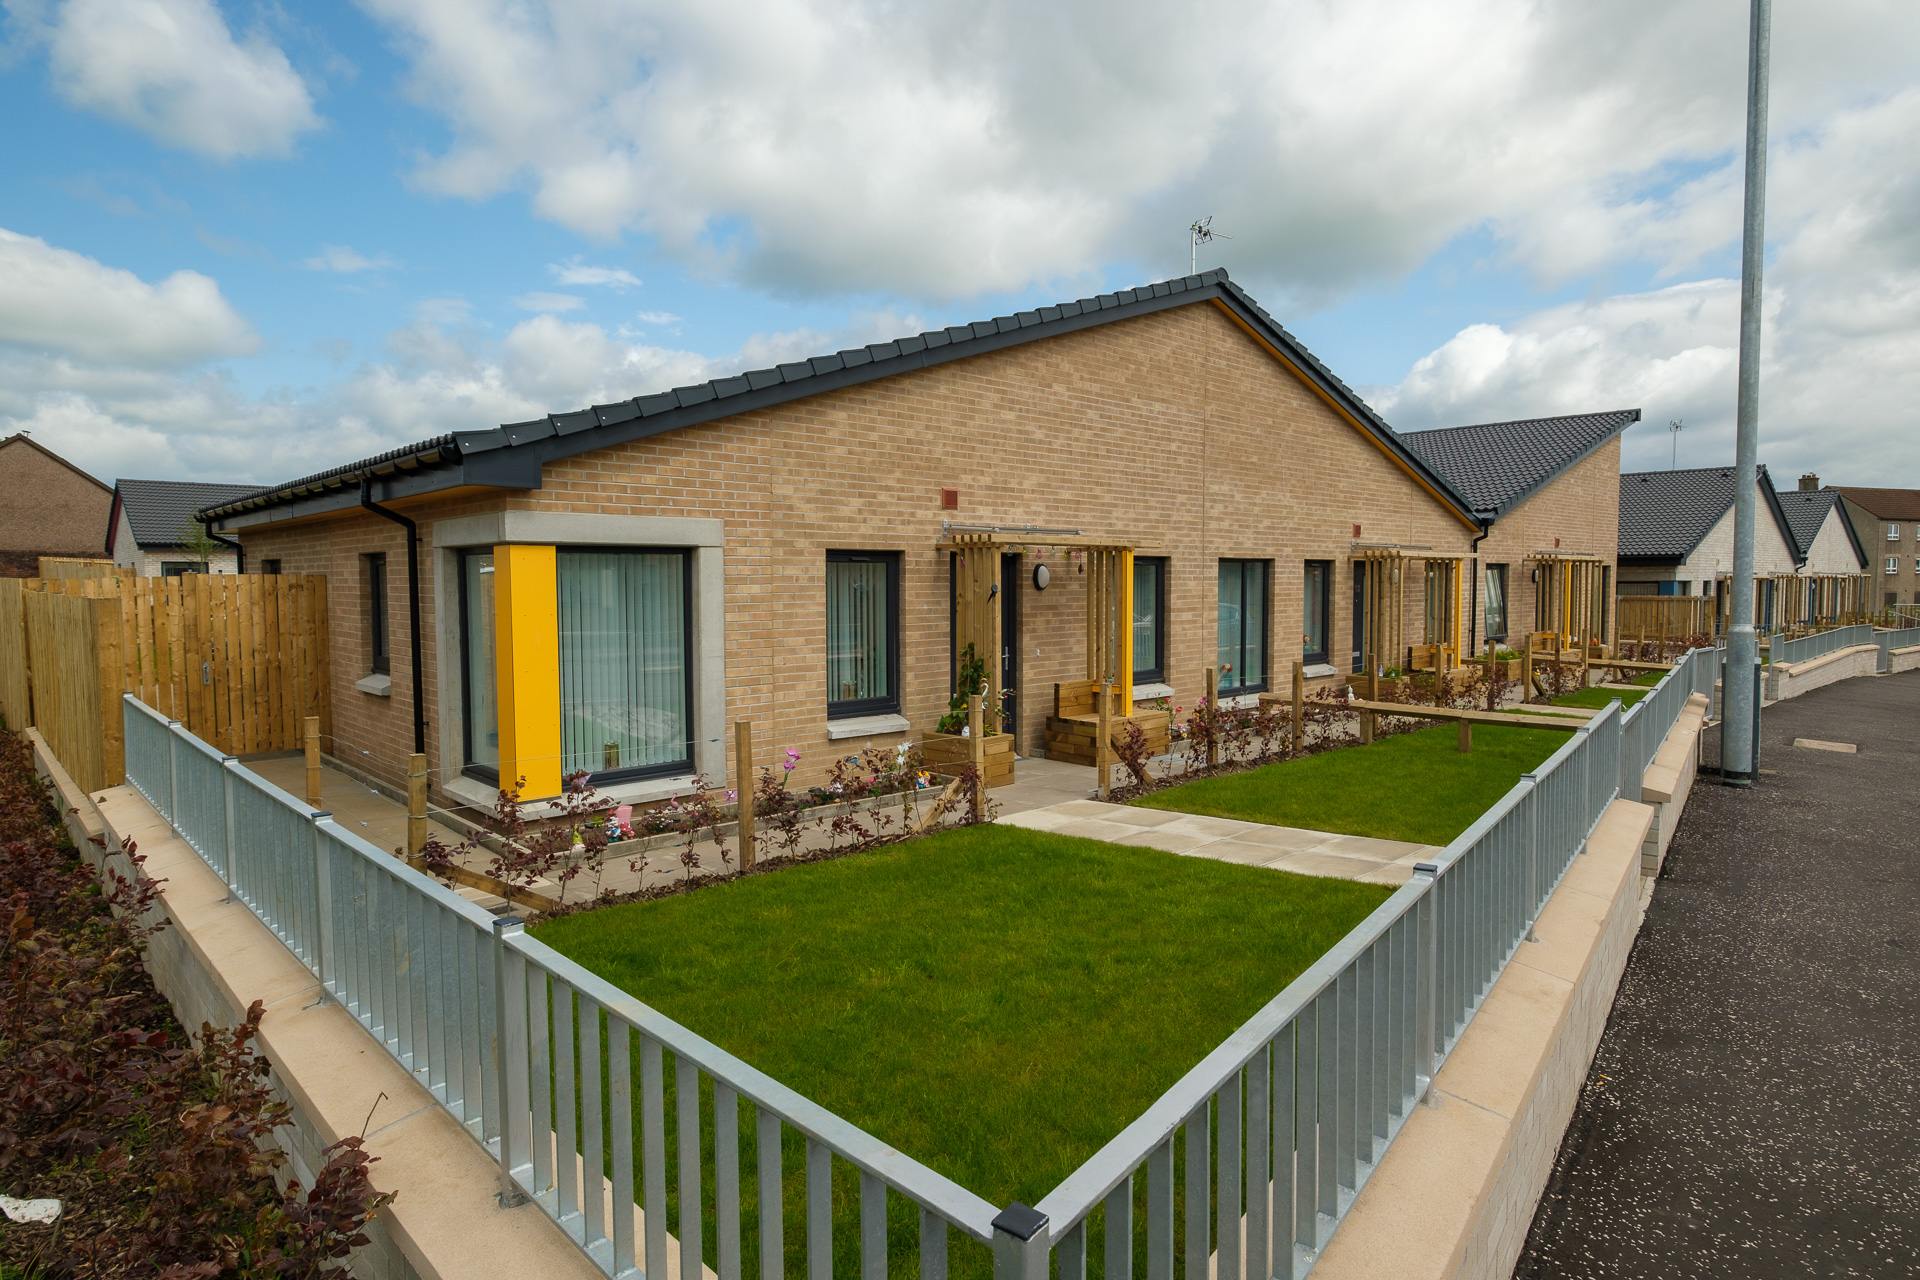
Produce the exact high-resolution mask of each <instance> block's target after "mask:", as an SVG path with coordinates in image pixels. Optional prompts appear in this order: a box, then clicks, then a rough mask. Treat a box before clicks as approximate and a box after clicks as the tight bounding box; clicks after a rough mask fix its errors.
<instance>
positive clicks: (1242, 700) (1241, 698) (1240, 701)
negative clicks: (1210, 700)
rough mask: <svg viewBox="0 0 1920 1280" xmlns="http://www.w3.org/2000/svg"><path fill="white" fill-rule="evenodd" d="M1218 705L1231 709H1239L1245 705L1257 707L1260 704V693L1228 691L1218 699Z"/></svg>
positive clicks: (1245, 706) (1242, 708)
mask: <svg viewBox="0 0 1920 1280" xmlns="http://www.w3.org/2000/svg"><path fill="white" fill-rule="evenodd" d="M1220 705H1221V706H1223V707H1226V708H1227V709H1228V710H1231V711H1240V710H1244V709H1245V708H1247V707H1257V706H1259V705H1260V695H1259V694H1257V693H1239V694H1233V693H1230V694H1228V695H1227V696H1226V697H1224V698H1222V699H1220Z"/></svg>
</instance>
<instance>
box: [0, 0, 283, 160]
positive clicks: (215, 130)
mask: <svg viewBox="0 0 1920 1280" xmlns="http://www.w3.org/2000/svg"><path fill="white" fill-rule="evenodd" d="M8 7H9V9H10V10H11V11H13V12H14V14H15V16H16V18H18V19H20V20H21V21H22V23H23V25H24V26H26V27H27V29H28V31H29V33H30V34H31V35H33V36H37V37H38V38H39V39H40V40H42V41H44V42H45V43H46V45H47V49H48V54H49V60H50V63H51V66H52V71H53V80H54V84H55V86H56V88H57V89H58V90H59V92H60V94H61V96H62V97H64V98H65V99H66V100H67V101H68V102H70V103H72V104H73V105H74V106H76V107H80V108H82V109H84V110H88V111H93V112H96V113H98V114H100V115H103V116H106V117H108V118H109V119H113V120H118V121H120V122H121V123H123V124H127V125H131V126H133V127H134V128H136V129H138V130H140V131H141V132H142V133H145V134H146V135H148V136H149V137H151V138H153V139H155V140H156V141H159V142H163V143H166V144H168V145H169V146H175V147H181V148H184V149H186V150H189V151H197V152H200V153H201V154H203V155H208V156H212V157H214V158H215V159H219V160H231V159H235V158H240V157H252V156H281V155H286V154H287V153H288V152H289V151H290V150H291V149H292V146H293V140H294V139H295V138H296V137H298V136H299V135H300V134H302V133H305V132H307V131H309V130H311V129H315V128H318V127H319V125H320V118H319V116H318V115H316V114H315V113H314V110H313V100H312V98H311V96H310V95H309V94H308V92H307V87H306V85H305V84H304V83H303V82H302V81H301V79H300V76H299V74H298V73H297V72H295V71H294V69H293V66H292V64H291V63H289V62H288V61H287V55H286V54H285V53H283V52H282V51H281V50H280V49H279V48H278V47H277V46H276V45H274V44H273V42H272V41H270V40H269V39H267V37H266V36H265V35H264V34H260V33H256V34H254V35H252V36H250V37H248V38H247V39H245V40H244V41H236V40H235V39H234V35H233V32H232V31H231V30H229V29H228V27H227V23H226V20H225V19H224V18H223V17H222V16H221V14H220V11H219V9H218V8H217V7H216V6H215V5H214V4H213V2H212V0H66V2H65V3H64V4H61V5H60V6H59V7H58V8H57V10H55V11H54V12H53V13H52V15H51V16H47V15H46V14H45V13H44V10H43V9H42V8H41V6H38V5H32V4H30V3H28V2H27V0H9V5H8Z"/></svg>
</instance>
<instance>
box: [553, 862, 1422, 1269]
mask: <svg viewBox="0 0 1920 1280" xmlns="http://www.w3.org/2000/svg"><path fill="white" fill-rule="evenodd" d="M1391 892H1392V891H1391V890H1390V889H1388V888H1386V887H1383V886H1377V885H1364V884H1358V883H1354V882H1351V881H1341V880H1327V879H1318V878H1313V877H1306V876H1296V875H1289V874H1287V873H1284V872H1276V871H1271V870H1265V869H1256V868H1247V867H1240V866H1234V865H1231V864H1227V863H1220V862H1212V861H1208V860H1205V859H1200V858H1182V857H1177V856H1174V855H1172V854H1167V853H1162V852H1159V851H1157V850H1152V849H1135V848H1128V847H1125V846H1120V845H1112V844H1106V843H1103V842H1100V841H1094V840H1082V839H1075V838H1072V837H1066V836H1056V835H1051V834H1046V833H1041V832H1033V831H1025V830H1021V829H1019V828H1012V827H998V826H991V825H988V826H980V827H971V828H965V829H962V830H957V831H952V832H946V833H942V834H940V835H936V836H932V837H929V838H928V839H925V840H918V841H912V842H909V843H906V844H901V845H896V846H891V847H888V848H885V849H881V850H879V851H876V852H873V853H867V854H859V855H855V856H852V857H848V858H845V859H841V860H838V861H835V862H828V863H820V864H817V865H813V866H807V867H796V868H794V869H792V870H790V871H783V872H781V873H779V874H777V875H770V876H760V877H753V878H750V879H743V880H739V881H735V882H732V883H728V884H723V885H719V886H715V887H712V888H708V889H704V890H702V891H701V892H699V893H694V894H688V895H685V896H681V897H673V898H666V899H660V900H655V901H651V902H643V903H634V904H630V905H624V906H617V907H610V908H607V909H605V910H600V911H593V912H588V913H584V914H581V915H573V916H566V917H562V918H559V919H556V920H553V921H550V922H548V923H546V924H543V925H541V926H539V927H538V928H537V929H535V931H534V932H535V934H536V936H537V937H538V938H539V939H540V940H541V941H542V942H545V943H547V944H548V945H549V946H552V947H554V948H555V949H556V950H559V951H560V952H562V953H564V954H566V955H568V956H569V957H571V958H572V959H574V960H576V961H578V962H579V963H580V964H582V965H584V966H585V967H587V968H588V969H591V970H592V971H594V972H595V973H597V974H599V975H601V976H602V977H604V978H606V979H608V980H609V981H611V982H613V983H615V984H616V985H618V986H620V987H621V988H623V989H625V990H626V991H629V992H631V993H633V994H634V995H636V996H638V997H640V998H641V999H643V1000H645V1001H646V1002H647V1003H648V1004H650V1005H652V1006H653V1007H655V1008H656V1009H659V1010H660V1011H662V1012H663V1013H665V1014H667V1015H668V1016H670V1017H672V1018H674V1019H675V1020H676V1021H678V1022H680V1023H682V1024H683V1025H685V1026H687V1027H689V1028H691V1029H692V1030H694V1031H696V1032H698V1033H699V1034H701V1035H702V1036H705V1037H706V1038H707V1039H709V1040H712V1041H713V1042H715V1043H716V1044H719V1045H720V1046H721V1047H723V1048H725V1049H727V1050H728V1051H729V1052H732V1053H734V1054H736V1055H738V1056H739V1057H741V1058H743V1059H745V1060H746V1061H747V1062H749V1063H752V1064H753V1065H754V1066H756V1067H758V1068H760V1069H761V1070H763V1071H765V1072H767V1073H768V1074H769V1075H771V1076H773V1077H774V1078H776V1079H778V1080H780V1081H782V1082H783V1083H785V1084H788V1085H790V1086H791V1087H793V1088H795V1089H797V1090H798V1091H799V1092H801V1093H802V1094H805V1095H806V1096H808V1097H810V1098H812V1099H814V1100H815V1101H817V1102H819V1103H821V1104H822V1105H824V1106H826V1107H828V1108H829V1109H831V1110H832V1111H834V1112H836V1113H838V1114H839V1115H841V1116H843V1117H845V1118H846V1119H848V1120H851V1121H852V1122H854V1123H855V1124H858V1125H860V1126H861V1127H862V1128H864V1129H866V1130H867V1131H868V1132H869V1133H872V1134H873V1135H875V1136H876V1137H878V1138H880V1139H881V1140H883V1141H885V1142H887V1143H889V1144H891V1145H893V1146H894V1147H897V1148H898V1149H900V1150H901V1151H903V1152H905V1153H906V1154H908V1155H910V1156H913V1157H914V1158H915V1159H917V1160H920V1161H921V1162H923V1163H925V1164H927V1165H929V1166H931V1167H932V1168H934V1169H937V1170H938V1171H940V1172H941V1173H943V1174H945V1175H946V1176H948V1177H949V1178H952V1179H953V1180H954V1181H956V1182H958V1183H960V1184H961V1185H962V1186H964V1187H967V1188H968V1189H970V1190H972V1191H974V1192H976V1193H977V1194H979V1195H981V1196H983V1197H985V1198H986V1199H988V1200H989V1201H992V1202H993V1203H995V1204H1005V1203H1007V1202H1008V1201H1010V1200H1016V1199H1017V1200H1022V1201H1024V1202H1026V1203H1028V1204H1031V1203H1034V1202H1035V1201H1036V1200H1037V1199H1039V1198H1040V1197H1041V1196H1042V1195H1044V1194H1045V1193H1046V1192H1048V1191H1050V1190H1052V1189H1053V1187H1054V1186H1055V1185H1056V1184H1057V1183H1058V1182H1059V1181H1060V1179H1061V1178H1063V1177H1064V1176H1065V1175H1066V1174H1068V1173H1070V1172H1072V1170H1073V1169H1075V1168H1077V1167H1078V1166H1079V1165H1080V1164H1081V1163H1082V1162H1083V1161H1085V1160H1086V1158H1087V1157H1089V1156H1091V1155H1092V1154H1093V1153H1094V1152H1095V1151H1097V1150H1098V1149H1099V1148H1100V1147H1101V1146H1102V1145H1104V1144H1105V1143H1106V1142H1107V1141H1108V1140H1110V1139H1111V1138H1112V1137H1113V1136H1114V1135H1115V1134H1117V1133H1118V1132H1119V1131H1120V1130H1121V1129H1122V1128H1124V1127H1125V1126H1126V1125H1127V1124H1128V1123H1129V1122H1131V1121H1132V1120H1133V1119H1134V1118H1135V1117H1137V1116H1138V1115H1139V1113H1140V1112H1141V1111H1142V1110H1143V1109H1144V1108H1145V1107H1146V1106H1147V1104H1148V1103H1150V1102H1152V1101H1153V1100H1154V1099H1155V1098H1156V1097H1158V1096H1159V1095H1160V1094H1161V1093H1163V1092H1165V1090H1166V1089H1167V1088H1168V1087H1169V1086H1170V1085H1172V1084H1173V1083H1174V1082H1175V1081H1176V1080H1178V1079H1179V1078H1180V1076H1181V1075H1182V1074H1184V1073H1185V1072H1186V1071H1187V1070H1189V1069H1190V1068H1191V1067H1192V1066H1193V1065H1194V1064H1195V1063H1197V1062H1198V1061H1199V1060H1200V1059H1201V1058H1202V1057H1204V1056H1205V1055H1206V1053H1207V1052H1208V1051H1209V1050H1211V1049H1212V1048H1213V1047H1214V1046H1215V1045H1217V1044H1218V1043H1219V1042H1220V1041H1221V1040H1223V1039H1224V1038H1225V1037H1226V1036H1227V1034H1228V1033H1230V1032H1231V1031H1233V1030H1234V1029H1235V1028H1236V1027H1238V1026H1239V1025H1240V1024H1241V1023H1243V1022H1245V1021H1246V1019H1247V1018H1249V1017H1250V1016H1252V1015H1253V1014H1254V1013H1255V1012H1257V1011H1258V1010H1259V1009H1260V1008H1261V1006H1263V1005H1264V1004H1266V1003H1267V1002H1268V1001H1269V1000H1271V999H1272V998H1273V997H1274V996H1275V995H1276V994H1278V993H1279V992H1280V990H1281V989H1282V988H1284V987H1285V986H1286V985H1287V983H1288V982H1290V981H1292V979H1293V978H1294V977H1296V976H1297V975H1298V974H1299V973H1300V971H1301V970H1303V969H1304V968H1306V967H1307V966H1308V965H1309V964H1311V963H1312V962H1313V961H1314V960H1315V959H1317V958H1318V957H1319V956H1320V955H1322V954H1323V953H1324V952H1325V951H1326V950H1327V949H1328V948H1329V947H1331V946H1332V945H1333V944H1334V943H1335V942H1337V941H1338V940H1339V939H1340V938H1341V937H1343V936H1344V935H1345V934H1346V933H1347V932H1348V931H1349V930H1351V929H1352V928H1353V926H1354V925H1356V924H1357V923H1359V922H1360V921H1361V920H1362V919H1363V918H1365V916H1366V915H1367V914H1368V913H1369V912H1370V911H1372V910H1373V909H1374V908H1375V907H1376V906H1378V905H1379V904H1380V903H1381V902H1382V901H1384V900H1385V899H1386V898H1387V897H1388V896H1389V895H1390V893H1391ZM674 1074H675V1073H674V1071H673V1070H672V1069H671V1068H669V1070H668V1071H667V1074H666V1078H667V1081H668V1085H669V1088H671V1086H672V1082H673V1080H674ZM703 1092H704V1094H705V1097H704V1099H703V1104H702V1107H703V1130H704V1132H703V1136H702V1142H703V1145H705V1146H706V1147H707V1148H708V1150H709V1151H710V1150H711V1141H712V1125H711V1119H710V1116H711V1107H712V1094H711V1091H710V1089H708V1090H704V1091H703ZM636 1110H637V1108H636ZM675 1112H676V1106H675V1103H674V1101H673V1100H672V1099H669V1101H668V1104H667V1110H666V1114H667V1116H668V1117H669V1124H670V1125H672V1124H673V1120H672V1117H674V1115H675ZM755 1124H756V1121H755V1119H754V1117H753V1114H752V1109H751V1108H747V1109H745V1110H744V1111H743V1114H742V1118H741V1125H740V1128H741V1138H742V1142H741V1146H742V1154H741V1159H742V1169H741V1184H742V1186H745V1187H751V1186H753V1185H755V1184H754V1180H753V1176H752V1174H751V1172H750V1168H751V1167H752V1166H753V1164H754V1158H755V1144H754V1142H753V1140H752V1139H750V1138H749V1137H748V1134H749V1133H752V1132H753V1131H754V1126H755ZM675 1133H677V1128H676V1129H675V1130H674V1132H673V1133H670V1134H669V1136H668V1139H667V1150H668V1152H670V1153H672V1152H674V1151H675V1150H676V1147H677V1137H676V1136H674V1134H675ZM786 1148H787V1149H786V1150H785V1152H784V1154H783V1172H784V1174H785V1176H784V1178H783V1183H784V1188H785V1195H784V1201H785V1210H784V1215H785V1220H786V1222H787V1224H788V1226H787V1232H786V1251H787V1254H788V1263H789V1274H799V1273H800V1270H799V1269H800V1268H803V1267H804V1266H805V1254H804V1252H800V1251H799V1250H800V1249H801V1246H802V1244H803V1243H804V1242H803V1240H802V1239H801V1238H800V1237H802V1236H803V1234H804V1233H803V1231H802V1229H801V1227H802V1224H804V1223H805V1221H806V1217H805V1183H804V1178H803V1166H804V1150H803V1149H802V1148H801V1147H800V1145H799V1142H798V1135H797V1134H794V1133H793V1132H792V1131H791V1130H789V1131H788V1132H787V1137H786ZM636 1149H638V1147H637V1145H636ZM841 1172H842V1174H843V1175H844V1174H845V1173H846V1170H845V1168H844V1166H842V1167H841ZM668 1185H669V1187H670V1188H674V1189H675V1190H674V1191H673V1192H671V1193H670V1196H671V1197H674V1198H671V1199H670V1204H669V1209H670V1212H672V1213H674V1214H677V1213H678V1201H677V1194H678V1192H677V1187H678V1178H677V1173H674V1172H671V1171H670V1175H669V1180H668ZM711 1194H712V1192H711V1184H709V1186H708V1188H707V1190H706V1196H707V1197H708V1204H707V1206H706V1211H707V1213H708V1214H709V1215H711V1213H712V1208H711V1199H710V1198H711ZM750 1199H751V1197H749V1200H750ZM890 1199H892V1203H891V1204H890V1206H889V1214H888V1217H889V1224H890V1226H889V1236H890V1240H891V1241H892V1248H891V1249H890V1252H892V1253H894V1255H895V1257H894V1258H893V1260H892V1267H891V1269H892V1270H893V1271H895V1272H896V1273H898V1274H906V1275H911V1274H913V1273H914V1272H915V1270H916V1269H917V1246H916V1244H915V1242H916V1240H917V1235H916V1232H917V1225H916V1224H917V1216H916V1214H915V1213H914V1211H913V1210H912V1207H911V1206H909V1205H906V1204H904V1203H901V1202H900V1201H898V1199H897V1198H890ZM834 1201H835V1218H836V1229H835V1232H834V1243H835V1250H834V1252H835V1255H836V1256H835V1269H836V1271H839V1270H840V1269H841V1268H843V1267H844V1268H845V1269H846V1270H845V1272H844V1274H848V1275H853V1274H858V1270H859V1254H858V1232H857V1230H854V1229H847V1230H842V1229H841V1224H842V1223H845V1222H849V1221H850V1222H854V1223H857V1221H858V1212H859V1211H858V1187H857V1181H856V1180H850V1179H849V1178H847V1177H845V1176H837V1177H836V1179H835V1184H834ZM754 1208H755V1207H754V1206H753V1205H752V1204H751V1203H749V1204H747V1205H745V1206H743V1217H742V1234H743V1238H744V1245H745V1249H746V1252H747V1253H748V1254H750V1255H752V1256H749V1257H744V1258H743V1274H749V1275H751V1274H758V1271H757V1265H758V1264H757V1261H756V1259H757V1250H758V1240H757V1234H756V1232H755V1230H754V1228H753V1222H754V1221H756V1220H757V1217H756V1215H755V1212H754ZM674 1220H676V1219H673V1218H670V1219H669V1221H674ZM956 1236H957V1233H956ZM706 1239H707V1240H708V1241H709V1242H710V1241H711V1240H712V1239H713V1236H712V1235H711V1233H709V1234H708V1235H707V1236H706ZM969 1247H971V1246H969ZM709 1251H710V1250H709ZM981 1253H982V1255H984V1251H981ZM984 1265H985V1260H984V1256H982V1257H980V1258H975V1259H973V1260H972V1263H971V1264H969V1263H968V1262H966V1261H965V1260H963V1258H962V1257H961V1256H958V1251H956V1257H955V1258H954V1266H953V1271H954V1274H956V1275H958V1274H970V1273H973V1272H975V1271H976V1270H978V1269H980V1268H982V1267H984Z"/></svg>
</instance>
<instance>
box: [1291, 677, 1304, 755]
mask: <svg viewBox="0 0 1920 1280" xmlns="http://www.w3.org/2000/svg"><path fill="white" fill-rule="evenodd" d="M1306 700H1307V675H1306V663H1305V662H1303V661H1301V660H1300V659H1298V658H1296V659H1294V663H1293V749H1294V750H1295V751H1299V750H1300V735H1301V731H1302V728H1303V727H1304V725H1305V718H1306Z"/></svg>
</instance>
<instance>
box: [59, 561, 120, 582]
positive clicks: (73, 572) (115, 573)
mask: <svg viewBox="0 0 1920 1280" xmlns="http://www.w3.org/2000/svg"><path fill="white" fill-rule="evenodd" d="M40 576H41V577H42V578H65V579H71V578H117V577H119V576H120V570H119V568H118V567H116V566H115V565H114V563H113V561H111V560H87V559H82V558H79V557H75V556H41V557H40Z"/></svg>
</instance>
